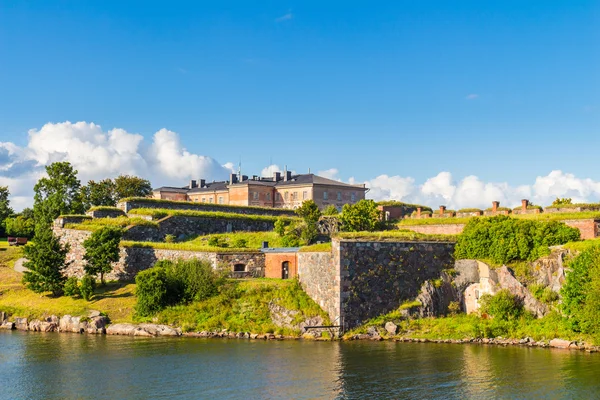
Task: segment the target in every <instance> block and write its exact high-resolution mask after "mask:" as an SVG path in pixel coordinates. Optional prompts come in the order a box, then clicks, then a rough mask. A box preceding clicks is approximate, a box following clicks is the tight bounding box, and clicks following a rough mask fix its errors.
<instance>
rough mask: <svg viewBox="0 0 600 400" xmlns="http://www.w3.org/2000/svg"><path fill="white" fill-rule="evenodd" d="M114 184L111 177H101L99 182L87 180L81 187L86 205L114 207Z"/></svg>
mask: <svg viewBox="0 0 600 400" xmlns="http://www.w3.org/2000/svg"><path fill="white" fill-rule="evenodd" d="M115 189H116V185H115V183H114V182H113V181H112V179H103V180H101V181H100V182H96V181H89V182H88V184H87V186H85V187H84V188H83V190H82V191H83V192H84V196H85V198H86V205H87V206H88V207H86V208H89V207H98V206H108V207H114V206H115V205H116V204H117V202H116V200H115Z"/></svg>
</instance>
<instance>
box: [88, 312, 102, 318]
mask: <svg viewBox="0 0 600 400" xmlns="http://www.w3.org/2000/svg"><path fill="white" fill-rule="evenodd" d="M101 315H102V314H101V313H100V311H97V310H90V312H89V313H88V317H89V318H96V317H99V316H101Z"/></svg>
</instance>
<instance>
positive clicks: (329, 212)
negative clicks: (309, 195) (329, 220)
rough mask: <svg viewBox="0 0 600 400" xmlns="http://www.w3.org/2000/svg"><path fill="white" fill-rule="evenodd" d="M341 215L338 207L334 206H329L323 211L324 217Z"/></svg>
mask: <svg viewBox="0 0 600 400" xmlns="http://www.w3.org/2000/svg"><path fill="white" fill-rule="evenodd" d="M339 213H340V212H339V211H338V209H337V207H336V206H334V205H333V204H330V205H328V206H327V207H325V209H324V210H323V215H328V216H334V215H338V214H339Z"/></svg>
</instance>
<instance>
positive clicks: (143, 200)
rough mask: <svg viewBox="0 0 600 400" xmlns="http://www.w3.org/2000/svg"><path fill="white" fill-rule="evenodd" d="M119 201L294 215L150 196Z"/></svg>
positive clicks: (281, 211)
mask: <svg viewBox="0 0 600 400" xmlns="http://www.w3.org/2000/svg"><path fill="white" fill-rule="evenodd" d="M121 202H135V203H146V204H153V205H161V204H164V205H165V206H168V205H178V206H180V205H186V206H189V207H191V208H196V209H201V208H203V207H206V208H223V209H240V210H257V211H263V212H264V211H270V212H277V213H281V214H289V215H294V212H293V211H291V210H290V211H289V212H288V211H287V210H282V209H277V208H270V207H257V206H235V205H229V204H217V203H192V202H189V201H175V200H162V199H150V198H147V197H128V198H125V199H121V200H119V203H121ZM132 211H133V210H132ZM130 212H131V211H130ZM278 215H279V214H278Z"/></svg>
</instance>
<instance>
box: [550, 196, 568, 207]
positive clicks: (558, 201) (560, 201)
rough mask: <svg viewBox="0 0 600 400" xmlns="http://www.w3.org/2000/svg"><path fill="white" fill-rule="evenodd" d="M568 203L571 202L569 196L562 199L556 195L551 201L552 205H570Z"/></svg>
mask: <svg viewBox="0 0 600 400" xmlns="http://www.w3.org/2000/svg"><path fill="white" fill-rule="evenodd" d="M570 204H573V200H572V199H571V198H570V197H566V198H564V199H561V198H560V197H557V198H556V200H554V201H553V202H552V206H553V207H560V206H566V205H570Z"/></svg>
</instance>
